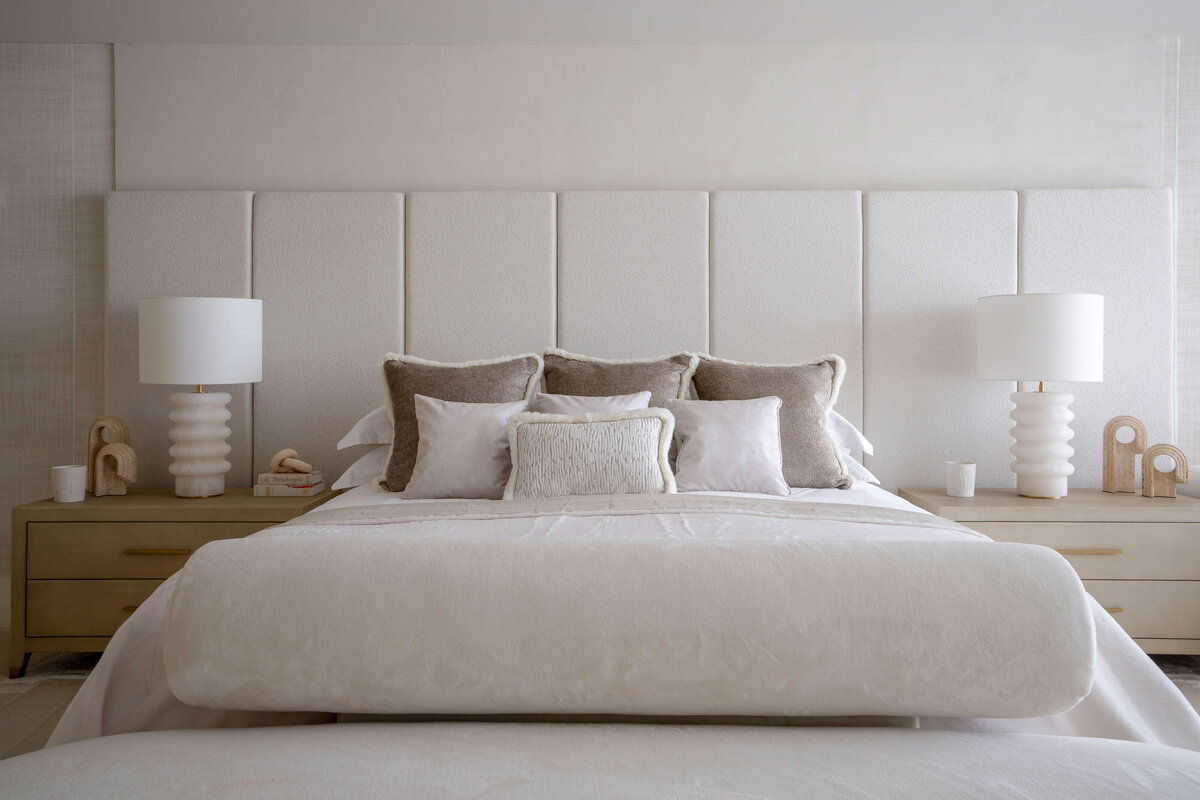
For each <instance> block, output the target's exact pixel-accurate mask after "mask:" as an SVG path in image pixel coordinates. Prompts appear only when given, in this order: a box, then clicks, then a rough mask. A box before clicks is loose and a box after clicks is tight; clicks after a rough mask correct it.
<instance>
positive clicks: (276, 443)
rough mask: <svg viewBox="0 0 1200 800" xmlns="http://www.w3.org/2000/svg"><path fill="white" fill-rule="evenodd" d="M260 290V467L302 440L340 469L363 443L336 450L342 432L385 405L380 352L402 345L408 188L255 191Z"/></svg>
mask: <svg viewBox="0 0 1200 800" xmlns="http://www.w3.org/2000/svg"><path fill="white" fill-rule="evenodd" d="M254 296H255V297H258V298H261V299H262V301H263V380H262V383H259V384H256V385H255V387H254V461H255V469H256V471H259V472H266V471H268V470H269V468H270V458H271V456H272V455H273V454H274V453H275V452H277V451H278V450H281V449H283V448H285V447H294V448H296V449H298V450H299V451H300V457H301V458H303V459H304V460H306V461H311V462H312V463H313V464H315V465H317V466H319V467H320V468H321V469H322V470H323V471H325V473H326V475H328V476H330V477H331V478H332V479H336V477H337V475H338V474H339V473H340V472H341V471H342V470H344V469H345V468H346V467H347V466H349V465H350V463H351V462H352V461H353V460H354V458H356V457H357V456H359V455H361V453H357V452H353V451H343V452H340V453H339V452H338V451H337V450H336V449H335V446H336V444H337V441H338V439H340V438H341V437H342V435H343V434H345V432H346V431H347V430H349V428H350V426H351V425H353V424H354V421H355V420H356V419H358V417H359V416H360V415H362V414H363V413H365V412H366V411H369V410H370V409H372V408H374V407H375V406H378V405H380V403H381V402H382V399H383V390H382V388H381V383H380V381H381V378H380V377H379V369H378V364H379V361H380V358H381V356H382V355H383V353H385V352H388V351H392V352H402V351H403V347H404V195H402V194H395V193H389V192H371V193H351V192H346V193H341V192H314V193H306V192H295V193H278V192H268V193H265V194H258V195H255V198H254Z"/></svg>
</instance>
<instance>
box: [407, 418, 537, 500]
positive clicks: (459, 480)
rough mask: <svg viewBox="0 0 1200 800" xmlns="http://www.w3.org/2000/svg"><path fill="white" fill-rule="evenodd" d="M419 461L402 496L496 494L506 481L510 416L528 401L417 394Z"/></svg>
mask: <svg viewBox="0 0 1200 800" xmlns="http://www.w3.org/2000/svg"><path fill="white" fill-rule="evenodd" d="M413 400H414V402H415V407H416V412H417V430H418V431H419V433H420V441H419V442H418V443H417V463H416V466H414V467H413V473H412V480H410V481H409V482H408V486H407V487H406V488H405V490H404V496H405V497H406V498H409V499H412V500H427V499H433V498H439V497H482V498H486V499H490V500H499V499H500V497H501V496H502V495H503V494H504V484H505V483H506V482H507V481H508V473H509V466H510V462H509V458H508V421H509V420H510V419H512V418H513V416H515V415H517V414H520V413H521V412H522V411H524V410H525V409H526V408H528V407H529V403H527V402H526V401H524V400H518V401H517V402H515V403H455V402H453V401H450V400H435V399H434V398H432V397H425V396H423V395H417V396H416V397H414V398H413Z"/></svg>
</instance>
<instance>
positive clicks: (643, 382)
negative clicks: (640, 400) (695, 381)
mask: <svg viewBox="0 0 1200 800" xmlns="http://www.w3.org/2000/svg"><path fill="white" fill-rule="evenodd" d="M542 357H543V358H544V359H545V362H546V391H547V392H549V393H550V394H574V395H585V396H587V397H601V396H609V395H618V394H634V393H635V392H650V405H651V406H656V407H660V408H661V407H664V406H665V405H666V402H667V401H668V400H682V399H683V398H684V397H685V396H686V395H687V390H688V384H689V383H690V382H691V380H692V373H693V372H695V370H696V364H697V362H698V361H699V359H698V358H697V357H696V356H694V355H692V354H690V353H679V354H678V355H674V356H664V357H663V358H645V359H629V360H624V361H614V360H609V359H603V358H591V357H589V356H581V355H576V354H575V353H568V352H567V351H565V350H547V351H546V352H545V353H543V356H542Z"/></svg>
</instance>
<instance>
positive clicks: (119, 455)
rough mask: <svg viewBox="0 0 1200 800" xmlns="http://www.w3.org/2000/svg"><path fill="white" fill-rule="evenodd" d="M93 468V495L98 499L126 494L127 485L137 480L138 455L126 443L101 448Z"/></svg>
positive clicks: (116, 443)
mask: <svg viewBox="0 0 1200 800" xmlns="http://www.w3.org/2000/svg"><path fill="white" fill-rule="evenodd" d="M91 466H92V469H91V473H90V474H91V475H92V476H93V480H94V482H95V485H94V486H93V487H92V494H94V495H96V497H104V496H106V495H121V494H125V492H126V491H127V490H126V488H125V484H126V483H133V482H134V481H136V480H137V454H136V453H134V452H133V448H132V447H130V446H129V445H127V444H125V443H124V442H115V443H113V444H106V445H104V446H103V447H101V448H100V450H99V452H97V453H96V460H95V461H94V462H92V465H91Z"/></svg>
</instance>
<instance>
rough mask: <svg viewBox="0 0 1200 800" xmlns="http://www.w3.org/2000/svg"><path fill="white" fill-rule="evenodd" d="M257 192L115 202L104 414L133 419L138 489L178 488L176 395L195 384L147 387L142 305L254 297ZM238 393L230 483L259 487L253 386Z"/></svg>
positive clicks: (120, 197)
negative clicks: (254, 472)
mask: <svg viewBox="0 0 1200 800" xmlns="http://www.w3.org/2000/svg"><path fill="white" fill-rule="evenodd" d="M250 198H251V195H250V193H249V192H114V193H113V194H111V195H109V197H108V205H107V224H106V231H107V252H108V255H107V261H108V280H107V285H108V300H107V308H108V317H107V320H106V325H105V359H104V363H105V374H106V389H105V395H106V400H105V410H106V412H107V413H109V414H115V415H116V416H118V417H121V418H122V419H124V420H125V421H126V422H127V423H129V431H130V436H131V438H132V440H133V447H134V449H135V450H136V451H137V455H138V481H137V485H138V486H174V485H175V479H174V477H173V476H172V475H171V474H170V473H169V472H167V466H168V465H169V464H170V463H171V457H170V456H169V455H168V454H167V448H168V447H170V444H171V442H170V439H169V438H168V436H167V431H168V430H170V428H171V422H170V420H168V419H167V414H168V413H169V412H170V410H171V402H170V400H169V399H168V396H169V395H170V394H171V393H172V392H184V391H189V388H188V387H186V386H166V385H155V384H142V383H139V382H138V312H137V306H138V299H139V298H142V297H174V296H179V297H249V296H250ZM214 388H216V389H219V390H221V391H226V392H229V393H230V394H231V395H233V399H232V400H231V401H230V403H229V410H230V411H231V412H232V414H233V417H232V418H231V419H230V420H229V423H228V424H229V427H230V429H231V430H232V431H233V434H232V436H231V437H230V441H229V443H230V445H231V446H232V447H233V452H231V453H230V455H229V462H230V463H231V464H232V465H233V469H231V470H230V472H229V473H228V474H227V475H226V476H225V480H226V484H227V485H229V486H245V485H247V484H248V483H249V481H250V451H251V445H252V441H251V436H250V386H249V385H248V384H237V385H232V386H221V387H214Z"/></svg>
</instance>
